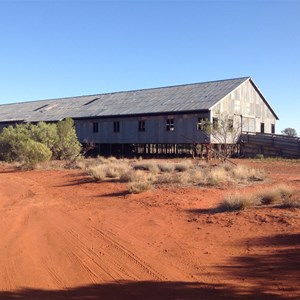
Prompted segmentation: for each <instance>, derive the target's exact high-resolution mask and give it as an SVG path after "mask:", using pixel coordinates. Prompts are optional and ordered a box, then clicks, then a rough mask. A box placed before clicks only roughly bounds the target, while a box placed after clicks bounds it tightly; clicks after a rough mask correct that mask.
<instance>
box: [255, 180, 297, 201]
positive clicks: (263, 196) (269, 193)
mask: <svg viewBox="0 0 300 300" xmlns="http://www.w3.org/2000/svg"><path fill="white" fill-rule="evenodd" d="M292 194H293V190H292V189H291V188H290V187H288V186H286V185H280V186H278V187H276V188H274V189H272V190H271V189H270V190H266V191H264V192H262V193H259V198H260V202H261V204H264V205H271V204H282V203H283V202H284V201H286V202H287V201H288V199H290V197H291V196H292Z"/></svg>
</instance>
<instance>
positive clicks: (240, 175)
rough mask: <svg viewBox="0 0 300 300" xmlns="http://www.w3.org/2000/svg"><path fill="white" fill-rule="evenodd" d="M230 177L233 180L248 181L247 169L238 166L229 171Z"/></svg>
mask: <svg viewBox="0 0 300 300" xmlns="http://www.w3.org/2000/svg"><path fill="white" fill-rule="evenodd" d="M231 172H232V175H233V177H234V178H235V179H238V180H239V179H248V178H249V169H248V168H247V167H245V166H242V165H239V166H236V167H234V168H232V170H231Z"/></svg>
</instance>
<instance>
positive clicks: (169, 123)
mask: <svg viewBox="0 0 300 300" xmlns="http://www.w3.org/2000/svg"><path fill="white" fill-rule="evenodd" d="M166 129H167V131H174V119H168V120H167V124H166Z"/></svg>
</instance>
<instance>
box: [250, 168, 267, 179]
mask: <svg viewBox="0 0 300 300" xmlns="http://www.w3.org/2000/svg"><path fill="white" fill-rule="evenodd" d="M248 173H249V174H248V179H249V180H253V181H263V180H265V178H266V174H265V172H264V171H262V170H257V169H253V168H251V169H249V171H248Z"/></svg>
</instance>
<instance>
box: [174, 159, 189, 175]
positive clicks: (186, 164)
mask: <svg viewBox="0 0 300 300" xmlns="http://www.w3.org/2000/svg"><path fill="white" fill-rule="evenodd" d="M191 167H192V162H191V161H190V160H186V161H184V162H180V163H177V164H176V165H175V167H174V169H175V171H178V172H185V171H187V170H189V169H190V168H191Z"/></svg>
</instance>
